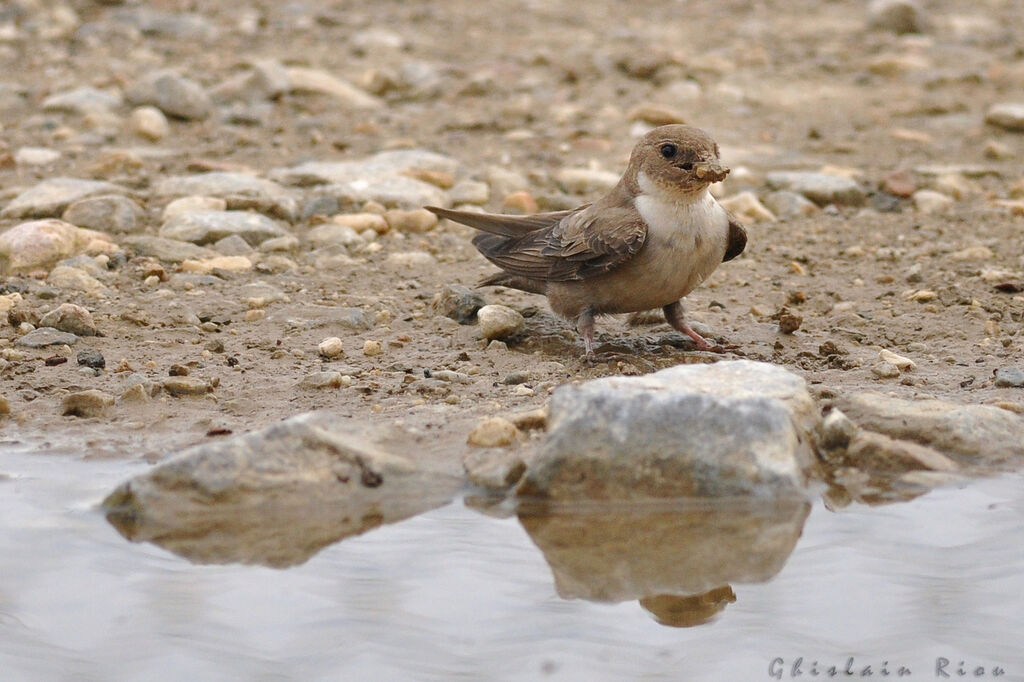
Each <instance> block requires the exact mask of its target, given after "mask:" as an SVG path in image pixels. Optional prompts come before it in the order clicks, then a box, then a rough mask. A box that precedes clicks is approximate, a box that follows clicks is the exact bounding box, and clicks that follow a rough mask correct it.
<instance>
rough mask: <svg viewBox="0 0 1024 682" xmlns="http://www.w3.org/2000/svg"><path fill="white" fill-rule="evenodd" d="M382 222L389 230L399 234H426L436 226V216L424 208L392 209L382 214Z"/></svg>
mask: <svg viewBox="0 0 1024 682" xmlns="http://www.w3.org/2000/svg"><path fill="white" fill-rule="evenodd" d="M384 220H385V221H387V224H388V227H389V228H390V229H392V230H394V231H396V232H401V233H419V232H427V231H428V230H431V229H433V228H434V226H435V225H437V216H436V215H435V214H434V213H432V212H430V211H428V210H427V209H425V208H417V209H413V210H411V211H403V210H401V209H392V210H390V211H387V212H386V213H385V214H384Z"/></svg>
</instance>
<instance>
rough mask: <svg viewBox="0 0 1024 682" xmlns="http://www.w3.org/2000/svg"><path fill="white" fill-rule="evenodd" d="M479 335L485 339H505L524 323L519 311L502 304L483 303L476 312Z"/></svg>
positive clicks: (517, 330)
mask: <svg viewBox="0 0 1024 682" xmlns="http://www.w3.org/2000/svg"><path fill="white" fill-rule="evenodd" d="M476 316H477V320H478V322H479V324H480V335H481V336H482V337H483V338H485V339H487V340H492V339H505V338H508V337H510V336H513V335H514V334H516V333H517V332H519V330H521V329H522V328H523V326H524V325H525V324H526V320H525V319H523V316H522V315H520V314H519V312H517V311H515V310H513V309H512V308H509V307H507V306H503V305H485V306H483V307H482V308H480V309H479V310H478V311H477V313H476Z"/></svg>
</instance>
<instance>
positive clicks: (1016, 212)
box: [995, 199, 1024, 218]
mask: <svg viewBox="0 0 1024 682" xmlns="http://www.w3.org/2000/svg"><path fill="white" fill-rule="evenodd" d="M995 205H996V206H1000V207H1002V208H1005V209H1007V212H1008V213H1009V214H1010V215H1012V216H1016V217H1018V218H1024V201H1020V200H1016V201H1013V200H1005V199H1001V200H998V201H996V202H995Z"/></svg>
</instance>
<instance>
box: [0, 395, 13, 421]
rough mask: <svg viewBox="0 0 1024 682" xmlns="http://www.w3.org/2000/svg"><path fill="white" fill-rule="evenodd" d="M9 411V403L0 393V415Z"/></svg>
mask: <svg viewBox="0 0 1024 682" xmlns="http://www.w3.org/2000/svg"><path fill="white" fill-rule="evenodd" d="M10 413H11V403H10V401H9V400H7V398H6V397H4V396H2V395H0V416H3V415H7V414H10Z"/></svg>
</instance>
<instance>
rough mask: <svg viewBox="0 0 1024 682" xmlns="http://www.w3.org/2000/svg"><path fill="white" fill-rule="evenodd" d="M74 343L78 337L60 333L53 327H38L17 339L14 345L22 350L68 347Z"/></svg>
mask: <svg viewBox="0 0 1024 682" xmlns="http://www.w3.org/2000/svg"><path fill="white" fill-rule="evenodd" d="M76 341H78V337H77V336H75V335H74V334H68V333H67V332H62V331H59V330H57V329H54V328H53V327H40V328H39V329H33V330H32V331H30V332H29V333H28V334H25V335H24V336H22V337H21V338H19V339H18V340H17V341H15V342H14V345H16V346H23V347H24V348H45V347H46V346H64V345H68V346H70V345H71V344H73V343H74V342H76Z"/></svg>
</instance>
